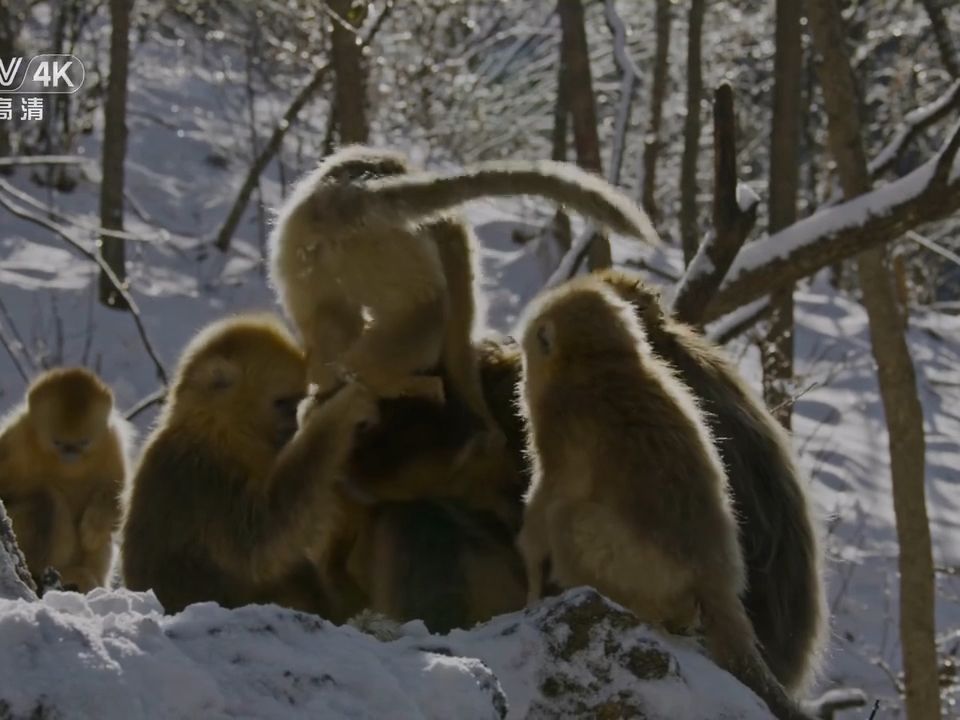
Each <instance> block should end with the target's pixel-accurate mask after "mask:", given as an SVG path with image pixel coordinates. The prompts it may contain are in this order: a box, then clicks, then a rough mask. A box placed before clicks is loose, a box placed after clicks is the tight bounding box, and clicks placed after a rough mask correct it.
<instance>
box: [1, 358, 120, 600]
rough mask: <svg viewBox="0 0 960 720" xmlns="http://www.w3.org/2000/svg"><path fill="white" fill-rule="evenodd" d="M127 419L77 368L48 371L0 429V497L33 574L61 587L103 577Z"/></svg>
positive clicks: (84, 586)
mask: <svg viewBox="0 0 960 720" xmlns="http://www.w3.org/2000/svg"><path fill="white" fill-rule="evenodd" d="M131 434H132V433H131V430H130V428H129V425H128V424H127V423H126V421H124V420H123V419H122V418H120V417H119V416H118V415H117V414H116V413H115V412H114V411H113V393H111V392H110V388H108V387H107V386H106V385H105V384H104V383H103V381H101V380H100V378H98V377H97V376H96V375H94V374H93V373H92V372H90V371H89V370H85V369H83V368H58V369H55V370H49V371H47V372H45V373H44V374H43V375H41V376H40V377H38V378H37V379H36V380H34V381H33V383H31V385H30V387H29V389H28V390H27V396H26V402H24V404H23V405H21V406H20V407H18V408H16V409H15V410H14V411H13V412H12V413H11V414H10V415H8V417H7V418H6V420H5V421H4V422H3V425H2V428H0V498H2V499H3V501H4V503H5V504H6V506H7V510H8V512H9V514H10V518H11V520H12V521H13V529H14V532H16V534H17V538H18V542H19V543H20V547H21V549H22V550H23V553H24V556H25V557H26V558H27V565H28V566H29V568H30V571H31V573H33V575H34V577H36V578H39V577H40V576H41V574H42V573H43V571H44V570H45V569H46V568H47V567H53V568H55V569H56V570H57V571H58V572H59V573H60V577H61V579H62V581H63V585H64V587H67V588H71V587H74V588H76V589H78V590H79V591H81V592H87V591H89V590H92V589H93V588H95V587H97V586H102V585H104V584H105V583H106V581H107V574H108V571H109V569H110V563H111V559H112V557H113V542H112V538H113V533H114V531H115V530H116V528H117V524H118V522H119V519H120V495H121V493H122V492H123V489H124V480H125V477H126V470H127V456H128V450H129V448H128V445H129V440H130V437H131Z"/></svg>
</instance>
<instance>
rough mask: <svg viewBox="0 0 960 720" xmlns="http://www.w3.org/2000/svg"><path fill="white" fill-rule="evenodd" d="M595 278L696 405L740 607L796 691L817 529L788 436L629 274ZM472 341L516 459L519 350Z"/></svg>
mask: <svg viewBox="0 0 960 720" xmlns="http://www.w3.org/2000/svg"><path fill="white" fill-rule="evenodd" d="M598 275H599V277H600V278H601V279H602V280H603V281H604V282H605V283H607V284H608V285H609V286H610V287H611V288H612V289H613V290H614V291H615V292H617V294H618V295H620V297H622V298H623V299H624V300H626V301H627V302H630V303H631V305H633V306H634V310H635V312H636V314H637V316H638V318H639V319H640V320H641V323H642V324H643V326H644V329H645V331H646V333H647V340H648V342H649V343H650V345H651V347H652V348H653V350H654V352H656V353H657V355H659V356H660V357H662V358H663V359H664V360H666V361H667V362H668V363H669V364H670V365H671V366H672V367H673V368H674V369H675V370H676V371H677V373H678V374H679V376H680V378H681V379H682V380H683V382H684V383H685V384H686V385H687V386H689V387H690V389H691V390H692V391H693V393H694V395H695V396H696V397H697V400H698V402H699V403H700V405H701V407H702V408H703V410H704V411H705V420H706V422H707V425H708V427H709V428H710V430H711V433H712V434H713V438H714V443H715V444H716V445H717V448H718V450H719V453H720V457H721V459H722V460H723V463H724V466H725V468H726V471H727V477H728V481H729V485H730V492H731V496H732V498H733V503H734V508H735V510H736V513H737V517H738V520H739V522H740V542H741V544H742V547H743V553H744V560H745V562H746V566H747V590H746V594H745V596H744V605H745V606H746V609H747V613H748V615H749V617H750V619H751V622H752V623H753V625H754V628H755V629H756V633H757V637H758V639H759V641H760V645H761V650H762V652H763V655H764V658H765V659H766V660H767V663H768V665H769V667H770V669H771V671H772V672H773V673H774V675H776V677H777V679H778V680H779V681H780V682H781V683H782V684H783V685H784V686H785V687H786V688H787V689H788V690H790V691H791V692H792V693H794V694H799V693H800V692H802V691H803V689H804V688H805V687H806V686H807V685H808V684H809V682H810V681H811V679H812V677H813V676H814V675H815V672H816V669H817V667H818V665H819V661H820V654H821V652H822V646H823V643H824V639H825V635H826V617H827V613H826V607H825V601H824V588H823V579H822V570H821V565H822V554H821V551H820V547H819V543H818V539H817V536H818V533H817V528H816V526H815V524H814V515H813V512H812V510H811V508H810V502H809V498H808V496H807V495H808V493H807V492H806V490H805V488H804V487H803V484H802V479H801V477H800V475H799V472H798V470H797V468H796V465H795V463H794V461H793V458H792V452H791V450H790V443H789V438H788V437H787V435H786V432H785V431H784V430H783V429H782V428H781V427H780V425H779V424H778V423H777V422H776V421H775V420H774V418H773V417H772V416H771V415H770V414H769V413H768V412H767V410H766V408H765V407H764V406H763V403H762V401H761V400H760V399H759V398H758V397H757V396H756V394H755V393H754V392H753V391H752V390H751V389H750V388H749V387H748V386H747V385H746V383H745V382H744V380H743V379H742V378H741V377H740V375H739V373H738V372H737V370H736V368H734V367H733V366H732V365H731V364H730V362H729V361H728V360H727V359H726V357H725V355H724V353H723V351H722V350H721V349H720V348H717V347H716V346H715V345H713V344H712V343H710V342H709V341H708V340H706V339H705V338H703V337H702V336H701V335H700V334H699V333H698V332H697V331H696V330H694V329H692V328H690V327H688V326H686V325H684V324H682V323H680V322H678V321H676V320H674V319H673V318H672V317H671V316H670V315H669V314H668V313H666V312H665V311H664V310H663V309H662V308H661V306H660V304H659V301H658V298H657V294H656V293H655V292H654V291H652V290H651V289H649V288H647V287H646V286H644V285H643V284H642V282H641V281H640V280H639V278H638V277H637V276H635V275H631V274H629V273H625V272H622V271H617V270H608V271H604V272H601V273H598ZM479 347H480V352H481V358H482V360H481V364H480V370H481V377H482V382H483V388H484V393H485V395H486V399H487V403H488V404H489V406H490V409H491V412H492V413H493V414H494V416H495V417H496V418H497V420H498V422H499V424H500V426H501V428H502V429H503V431H504V432H505V433H506V436H507V442H508V446H509V447H510V448H511V449H512V450H513V452H514V453H515V454H516V456H517V457H518V462H522V461H523V456H522V447H523V442H524V440H523V425H522V420H521V418H520V416H519V414H518V413H517V411H516V407H515V398H514V387H515V386H516V384H517V382H518V380H519V378H520V366H521V357H520V350H519V348H518V347H517V346H516V345H509V344H505V343H502V342H495V341H490V340H488V341H485V342H483V343H481V344H480V346H479ZM527 470H528V471H529V467H527Z"/></svg>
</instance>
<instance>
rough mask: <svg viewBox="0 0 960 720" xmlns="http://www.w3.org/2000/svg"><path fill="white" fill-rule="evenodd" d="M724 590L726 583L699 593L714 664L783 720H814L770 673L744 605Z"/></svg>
mask: <svg viewBox="0 0 960 720" xmlns="http://www.w3.org/2000/svg"><path fill="white" fill-rule="evenodd" d="M726 585H729V583H727V584H726ZM724 587H725V585H724V583H723V582H720V583H716V584H711V586H710V587H707V588H706V589H705V591H703V592H700V593H698V595H699V598H698V599H699V601H700V610H701V613H702V615H703V623H704V631H705V634H706V641H707V649H708V650H709V651H710V654H711V656H712V657H713V659H714V661H715V662H716V663H717V664H718V665H719V666H720V667H722V668H723V669H724V670H726V671H727V672H729V673H730V674H731V675H733V676H734V677H736V678H737V679H738V680H739V681H740V682H742V683H743V684H744V685H746V686H747V687H748V688H750V689H751V690H753V692H754V693H756V694H757V696H758V697H759V698H760V699H761V700H763V701H764V702H765V703H766V704H767V707H768V708H769V709H770V712H772V713H773V714H774V715H775V716H776V717H778V718H779V719H780V720H813V719H812V718H811V717H810V716H809V715H807V714H806V713H804V712H803V711H802V710H801V709H800V707H799V706H798V705H797V704H796V703H795V702H794V701H793V700H791V699H790V697H789V696H788V695H787V693H786V691H785V690H784V689H783V686H782V685H780V683H779V682H777V679H776V678H775V677H774V676H773V673H772V672H770V669H769V668H768V667H767V665H766V663H764V661H763V658H762V657H761V655H760V652H759V650H758V649H757V641H756V636H755V634H754V631H753V625H751V623H750V619H749V618H748V617H747V613H746V610H744V608H743V603H742V602H741V600H740V598H739V597H738V596H737V594H736V592H734V590H733V589H732V588H729V587H727V589H724Z"/></svg>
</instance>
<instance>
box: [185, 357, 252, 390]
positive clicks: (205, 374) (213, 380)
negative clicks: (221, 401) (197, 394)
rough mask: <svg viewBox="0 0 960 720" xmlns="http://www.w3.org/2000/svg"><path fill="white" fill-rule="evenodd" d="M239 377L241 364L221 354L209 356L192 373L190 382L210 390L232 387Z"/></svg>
mask: <svg viewBox="0 0 960 720" xmlns="http://www.w3.org/2000/svg"><path fill="white" fill-rule="evenodd" d="M239 379H240V366H239V365H237V363H235V362H233V361H231V360H228V359H227V358H225V357H221V356H217V357H211V358H207V359H206V360H204V361H203V362H202V363H200V364H199V365H197V367H196V368H194V370H193V372H192V373H190V383H191V384H192V385H193V386H194V387H196V388H198V389H200V390H206V391H209V392H217V391H220V390H225V389H227V388H229V387H232V386H233V385H235V384H236V383H237V381H238V380H239Z"/></svg>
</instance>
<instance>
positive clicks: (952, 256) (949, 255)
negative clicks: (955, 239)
mask: <svg viewBox="0 0 960 720" xmlns="http://www.w3.org/2000/svg"><path fill="white" fill-rule="evenodd" d="M906 236H907V237H908V238H910V239H911V240H913V241H914V242H915V243H917V244H918V245H922V246H923V247H925V248H926V249H927V250H930V251H931V252H935V253H936V254H937V255H940V256H941V257H944V258H946V259H947V260H949V261H950V262H952V263H953V264H954V265H960V255H957V254H956V253H955V252H952V251H950V250H947V248H945V247H943V246H941V245H937V244H936V243H935V242H933V240H928V239H927V238H925V237H924V236H923V235H921V234H920V233H918V232H915V231H913V230H907V232H906Z"/></svg>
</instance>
